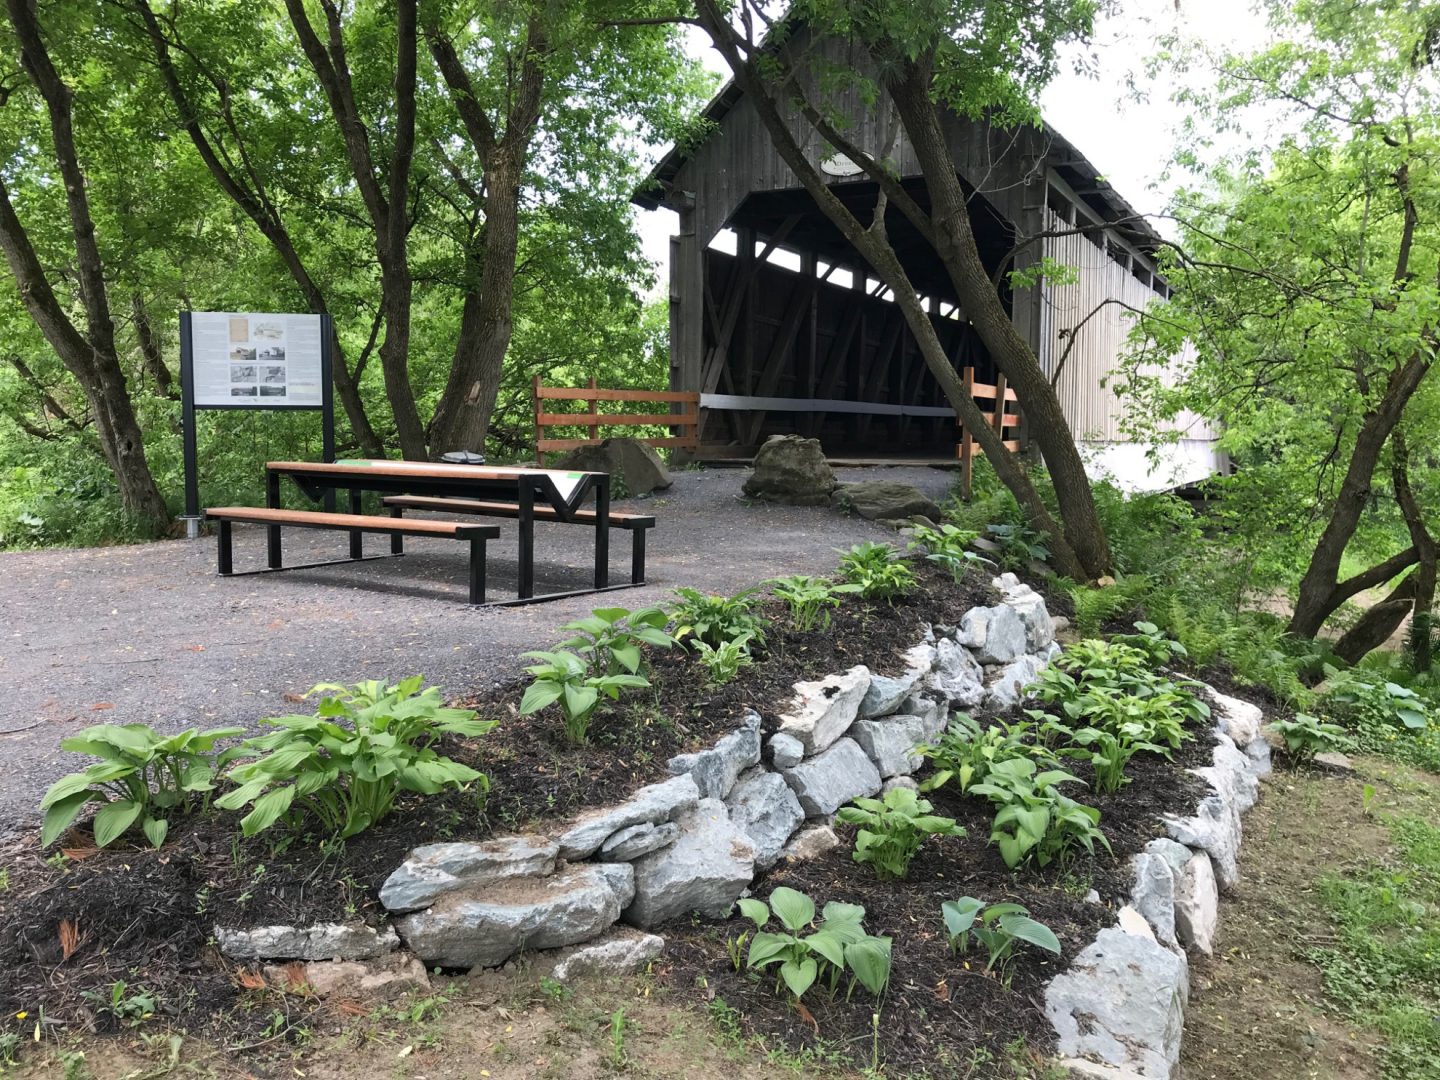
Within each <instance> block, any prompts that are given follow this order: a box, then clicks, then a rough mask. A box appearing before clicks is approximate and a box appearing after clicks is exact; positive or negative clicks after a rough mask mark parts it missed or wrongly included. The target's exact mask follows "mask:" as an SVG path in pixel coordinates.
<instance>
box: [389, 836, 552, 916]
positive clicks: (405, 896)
mask: <svg viewBox="0 0 1440 1080" xmlns="http://www.w3.org/2000/svg"><path fill="white" fill-rule="evenodd" d="M559 854H560V846H559V845H558V844H556V843H555V842H554V841H553V840H548V839H546V838H545V837H543V836H506V837H501V838H499V839H495V840H482V841H479V842H478V843H474V842H459V843H451V844H425V845H423V846H421V847H417V848H415V849H414V850H412V851H411V852H410V854H409V855H407V856H405V861H404V862H403V863H401V864H400V866H399V868H398V869H397V870H396V871H395V872H394V873H392V874H391V875H390V876H389V877H388V878H386V879H385V884H383V885H382V886H380V902H381V903H382V904H384V905H385V907H386V909H387V910H388V911H391V912H394V913H395V914H404V913H405V912H407V911H419V910H420V909H421V908H425V907H429V906H430V905H431V904H433V903H434V902H435V901H436V900H438V899H439V898H440V897H441V896H443V895H445V894H446V893H447V892H454V891H455V890H456V889H461V888H465V887H466V886H469V885H484V884H487V883H489V882H492V881H504V880H505V879H506V878H512V877H536V876H541V877H543V876H544V875H546V874H549V873H551V872H552V871H553V870H554V869H555V859H556V856H558V855H559Z"/></svg>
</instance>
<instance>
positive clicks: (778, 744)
mask: <svg viewBox="0 0 1440 1080" xmlns="http://www.w3.org/2000/svg"><path fill="white" fill-rule="evenodd" d="M767 745H768V746H769V748H770V764H771V765H774V766H775V768H777V769H788V768H791V767H792V766H795V765H799V764H800V762H801V761H803V760H804V758H805V744H804V743H802V742H801V741H800V740H799V739H797V738H795V736H793V735H786V734H785V733H784V732H783V731H777V732H776V733H775V734H774V735H771V736H770V741H769V743H768V744H767Z"/></svg>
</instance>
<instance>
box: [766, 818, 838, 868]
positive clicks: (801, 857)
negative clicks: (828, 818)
mask: <svg viewBox="0 0 1440 1080" xmlns="http://www.w3.org/2000/svg"><path fill="white" fill-rule="evenodd" d="M839 846H840V837H838V836H836V835H835V830H834V829H832V828H830V826H829V825H807V826H806V827H805V828H803V829H801V830H800V831H799V832H797V833H796V834H795V838H794V839H793V840H791V841H790V843H789V844H787V845H786V846H785V850H784V851H782V852H781V853H780V854H781V857H782V858H785V859H788V860H790V861H791V862H809V861H810V860H811V859H818V858H819V857H820V856H821V855H824V854H825V853H826V852H827V851H833V850H835V849H836V848H837V847H839Z"/></svg>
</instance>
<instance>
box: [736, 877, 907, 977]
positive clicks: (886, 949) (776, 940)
mask: <svg viewBox="0 0 1440 1080" xmlns="http://www.w3.org/2000/svg"><path fill="white" fill-rule="evenodd" d="M740 914H742V915H744V916H745V917H746V918H747V919H749V920H750V921H751V922H752V923H754V924H755V935H754V936H753V937H752V938H751V939H750V951H749V954H748V955H747V957H746V966H747V967H748V968H749V969H750V970H751V971H763V970H765V969H766V968H768V967H772V966H775V967H776V973H775V988H776V990H777V991H778V990H779V989H780V988H781V987H782V986H783V987H784V988H785V989H787V990H788V991H789V992H790V994H791V996H792V997H794V998H795V1000H797V1001H798V1000H800V999H801V998H802V997H804V996H805V992H806V991H807V990H809V989H810V988H811V987H812V986H814V985H815V983H816V982H817V981H822V980H823V983H824V985H826V986H827V987H828V988H829V990H830V992H831V993H832V994H833V993H834V992H835V991H836V990H837V989H839V986H840V980H841V978H842V977H843V976H844V974H845V972H847V971H848V972H849V973H850V975H851V980H850V989H851V990H852V991H853V990H854V986H855V983H857V982H858V983H859V984H860V985H861V986H863V987H865V989H866V990H869V991H870V993H872V994H875V995H877V996H878V995H880V994H881V993H883V992H884V990H885V986H886V984H887V983H888V982H889V981H890V939H889V938H888V937H875V936H873V935H871V934H867V933H866V932H865V927H864V926H863V921H864V919H865V909H864V908H863V907H861V906H860V905H859V904H840V903H836V902H835V901H831V902H830V903H828V904H826V905H825V909H824V911H822V912H821V913H820V922H819V924H818V925H816V926H815V928H814V929H813V930H810V927H811V926H812V925H814V924H815V902H814V901H813V900H811V899H810V898H809V897H808V896H806V895H805V894H804V893H802V892H798V891H796V890H795V889H791V888H788V887H786V886H783V885H782V886H781V887H780V888H778V889H775V890H774V891H773V892H771V894H770V902H769V903H768V904H767V903H765V902H764V901H761V900H755V899H752V898H750V897H746V898H745V899H743V900H741V901H740ZM772 916H773V917H774V918H775V919H776V920H777V921H778V922H779V924H780V927H781V929H780V930H779V931H771V930H767V929H766V927H767V926H768V925H769V924H770V920H771V918H772ZM807 930H809V931H810V932H809V933H806V931H807ZM777 965H778V966H777Z"/></svg>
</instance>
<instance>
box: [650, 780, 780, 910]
mask: <svg viewBox="0 0 1440 1080" xmlns="http://www.w3.org/2000/svg"><path fill="white" fill-rule="evenodd" d="M632 865H633V866H634V867H635V898H634V902H633V903H631V904H630V906H629V907H628V908H626V909H625V921H626V922H628V923H629V924H630V925H632V926H638V927H640V928H641V929H642V930H648V929H649V928H650V927H652V926H657V925H659V924H660V923H663V922H665V921H666V920H667V919H673V918H676V917H678V916H680V915H688V914H689V913H690V912H692V911H698V912H699V913H700V914H701V915H704V916H708V917H710V918H716V919H718V918H721V917H723V916H725V915H726V914H728V913H729V911H730V909H731V908H732V907H733V906H734V905H735V901H736V900H737V899H738V898H739V896H740V894H741V893H742V892H744V891H745V890H746V889H747V888H748V887H749V885H750V881H751V879H752V878H753V877H754V876H755V845H754V844H753V843H752V842H751V840H750V838H749V837H748V836H746V835H745V834H744V833H743V832H741V831H740V829H739V828H738V827H737V826H736V825H735V823H734V822H732V821H731V820H730V814H729V811H728V810H726V808H725V804H724V803H722V802H721V801H720V800H719V799H701V800H700V803H699V805H697V806H696V807H695V809H694V810H691V811H689V812H688V813H686V814H684V815H683V816H682V817H681V818H680V839H678V840H676V841H675V843H673V844H671V845H670V846H669V847H668V848H665V849H664V850H663V851H657V852H655V853H654V854H651V855H646V856H643V857H642V858H640V859H637V860H636V861H635V862H634V863H633V864H632Z"/></svg>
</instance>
